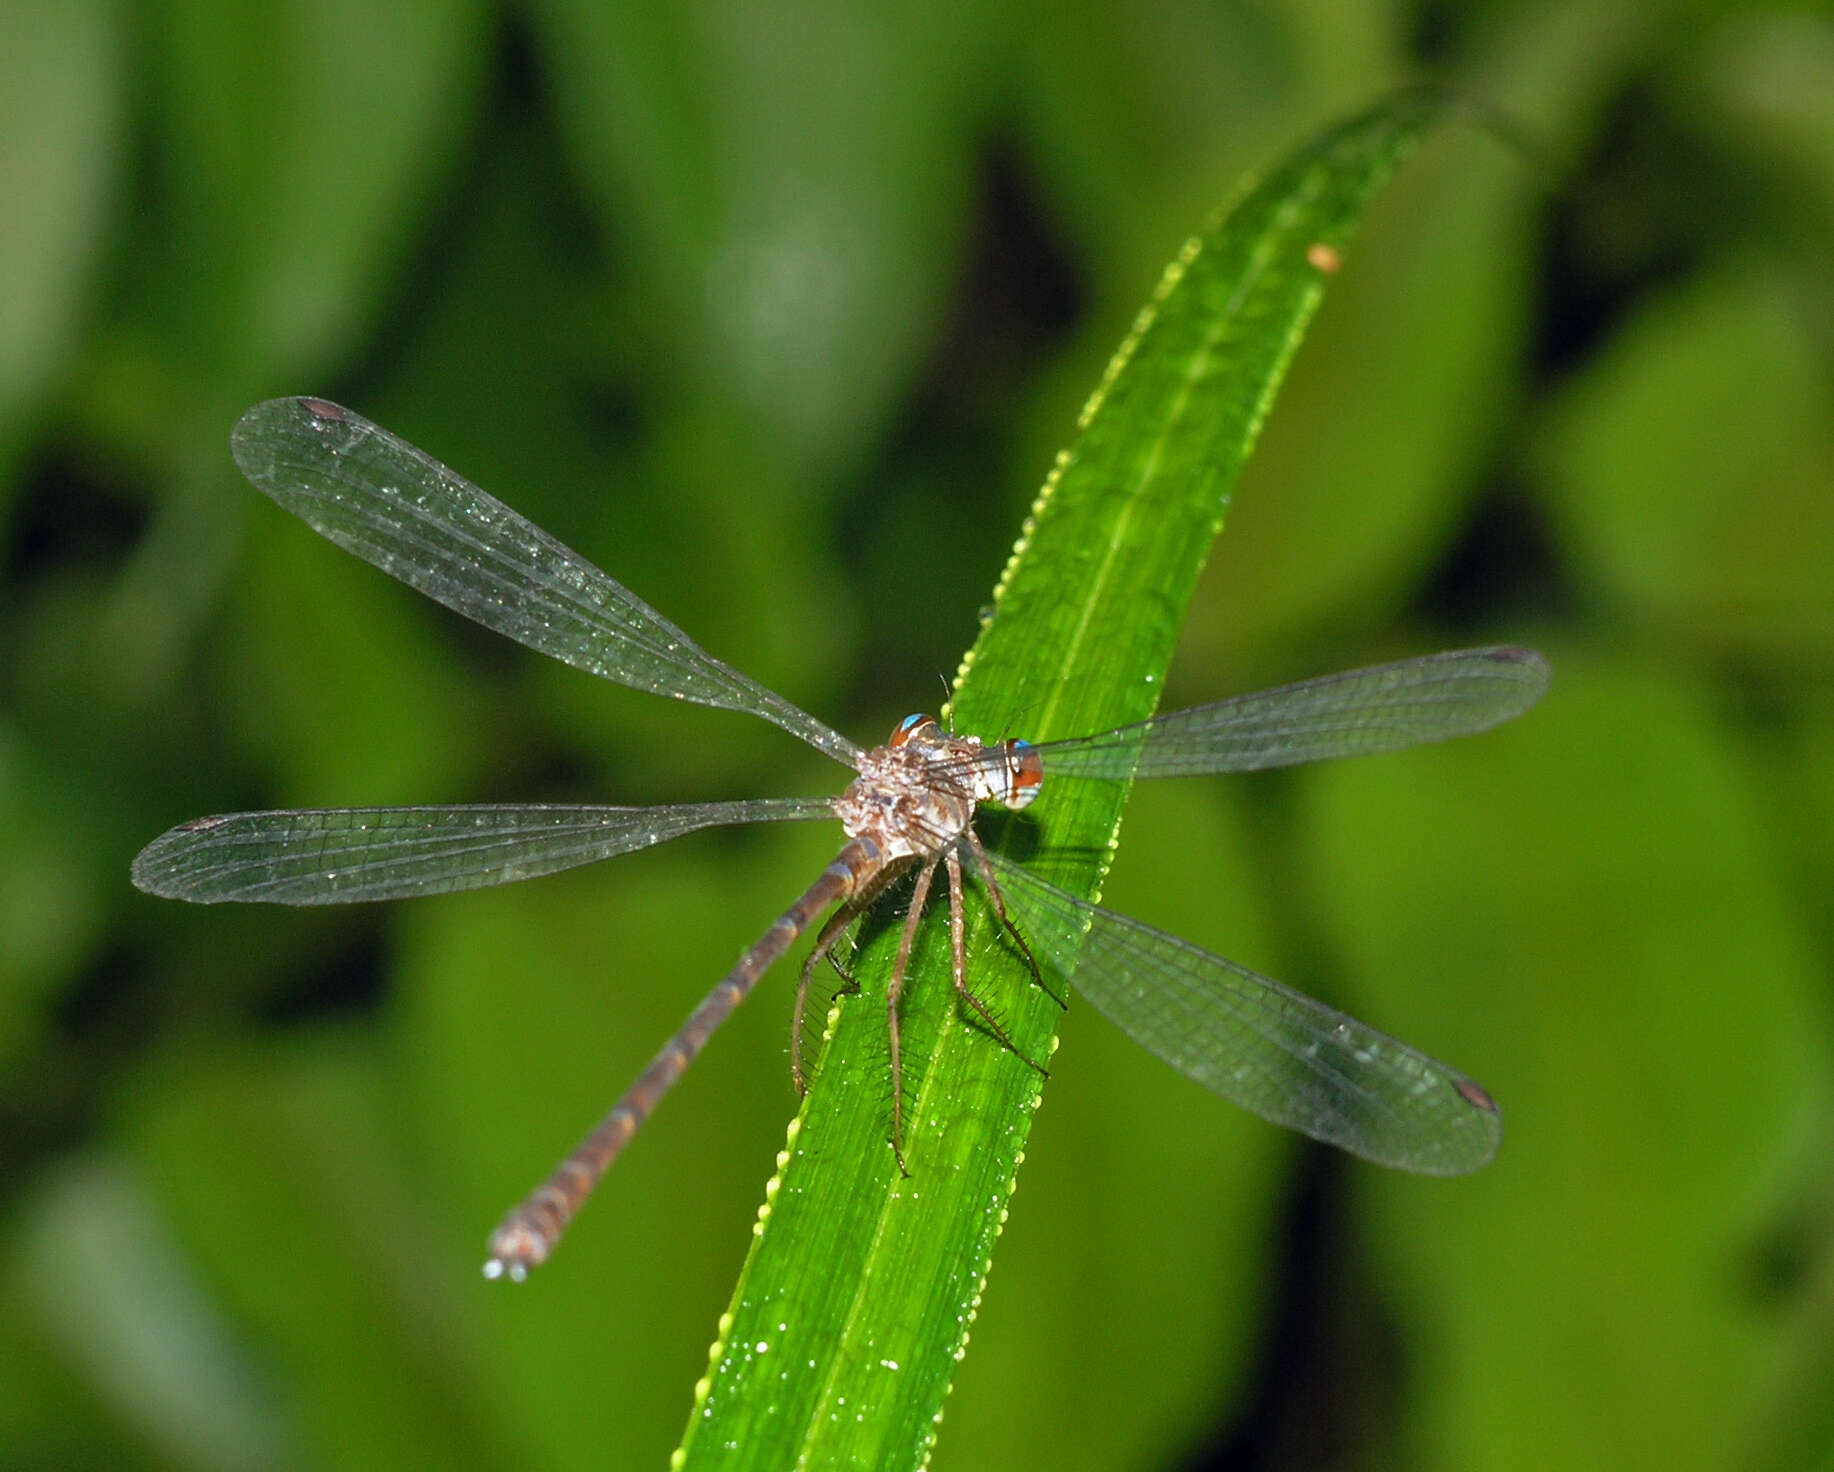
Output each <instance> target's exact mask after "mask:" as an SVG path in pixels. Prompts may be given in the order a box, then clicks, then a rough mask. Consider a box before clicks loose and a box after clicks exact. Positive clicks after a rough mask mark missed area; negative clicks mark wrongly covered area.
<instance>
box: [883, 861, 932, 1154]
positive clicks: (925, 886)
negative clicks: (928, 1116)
mask: <svg viewBox="0 0 1834 1472" xmlns="http://www.w3.org/2000/svg"><path fill="white" fill-rule="evenodd" d="M935 877H936V860H934V859H931V860H930V861H929V862H928V863H926V864H925V865H924V866H923V867H922V868H921V869H919V870H918V871H917V882H916V884H915V885H914V886H913V887H912V889H911V907H910V909H909V910H908V911H907V912H906V913H905V916H904V934H903V935H902V936H900V937H899V938H898V959H897V960H896V961H895V962H893V964H892V979H891V982H890V984H889V985H888V986H887V987H886V988H885V1028H886V1033H887V1036H889V1037H890V1039H891V1056H892V1154H893V1155H895V1156H897V1158H898V1173H899V1174H900V1175H904V1176H908V1175H909V1174H910V1172H909V1171H908V1170H906V1169H905V1168H904V1055H903V1053H902V1052H901V1051H900V1049H899V1043H898V999H899V997H901V996H902V995H903V994H904V969H905V967H906V966H907V965H908V964H909V962H910V959H911V947H912V945H913V944H915V942H916V939H917V922H918V921H920V920H921V919H923V902H924V901H925V900H927V899H928V898H929V897H930V881H931V880H932V879H934V878H935Z"/></svg>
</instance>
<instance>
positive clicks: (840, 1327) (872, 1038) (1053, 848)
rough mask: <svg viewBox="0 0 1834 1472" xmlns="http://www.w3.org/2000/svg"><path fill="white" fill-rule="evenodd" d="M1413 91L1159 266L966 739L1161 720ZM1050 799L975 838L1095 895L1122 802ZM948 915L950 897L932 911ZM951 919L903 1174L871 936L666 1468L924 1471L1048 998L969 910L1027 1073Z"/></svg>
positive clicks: (918, 1029) (998, 645)
mask: <svg viewBox="0 0 1834 1472" xmlns="http://www.w3.org/2000/svg"><path fill="white" fill-rule="evenodd" d="M1441 110H1442V109H1441V104H1440V103H1439V102H1438V100H1437V99H1436V98H1434V97H1433V96H1431V95H1430V94H1427V93H1424V92H1417V93H1409V94H1404V95H1402V96H1400V97H1397V98H1395V99H1393V100H1391V101H1389V102H1387V103H1384V104H1383V105H1381V106H1379V107H1377V108H1376V109H1374V110H1372V111H1370V112H1369V113H1366V114H1364V115H1362V116H1360V117H1358V118H1356V119H1353V120H1352V121H1350V122H1348V123H1346V124H1344V125H1342V126H1340V127H1338V128H1336V129H1333V130H1332V131H1330V132H1328V133H1326V134H1325V135H1323V136H1322V137H1321V138H1319V139H1318V140H1317V141H1315V142H1314V143H1313V144H1311V145H1310V146H1308V147H1306V148H1304V149H1302V150H1301V151H1300V152H1299V153H1297V154H1296V155H1294V156H1293V158H1292V159H1290V160H1289V161H1288V162H1286V163H1285V164H1283V165H1282V166H1281V167H1280V168H1278V169H1276V170H1275V171H1274V172H1272V173H1271V174H1270V175H1269V176H1268V177H1267V179H1266V180H1265V182H1263V183H1261V184H1259V185H1258V186H1255V187H1252V188H1248V189H1246V190H1245V191H1244V192H1242V193H1241V194H1240V195H1239V197H1238V199H1237V201H1236V202H1235V204H1234V205H1233V207H1232V208H1229V209H1228V210H1226V211H1225V212H1223V213H1222V214H1221V215H1220V216H1219V217H1218V219H1217V221H1216V222H1215V223H1213V224H1212V225H1211V226H1210V227H1209V228H1208V229H1207V230H1206V231H1205V232H1204V233H1203V234H1201V235H1200V236H1198V237H1196V238H1195V239H1194V240H1192V241H1191V242H1190V243H1189V244H1188V245H1187V246H1186V247H1185V249H1184V250H1183V251H1182V252H1181V253H1180V255H1179V257H1178V259H1177V260H1176V261H1175V262H1174V263H1173V265H1172V266H1171V267H1170V268H1168V270H1167V272H1166V275H1165V278H1164V279H1163V281H1162V282H1161V284H1160V287H1159V290H1158V291H1157V292H1156V294H1155V296H1154V299H1153V301H1152V303H1151V304H1150V305H1149V306H1148V307H1147V309H1146V310H1145V311H1144V312H1143V313H1142V314H1141V317H1140V319H1139V321H1138V323H1137V324H1136V327H1135V330H1134V332H1133V333H1132V334H1131V335H1130V337H1129V338H1128V340H1127V341H1126V342H1125V343H1124V344H1123V345H1122V347H1121V349H1120V351H1119V352H1118V353H1117V354H1116V356H1115V359H1114V361H1113V363H1112V364H1111V366H1110V368H1109V371H1108V373H1107V374H1106V375H1105V377H1104V379H1103V383H1102V385H1101V387H1100V388H1099V389H1098V390H1097V392H1096V394H1095V395H1094V396H1093V397H1092V398H1091V400H1090V402H1089V405H1088V407H1087V408H1086V409H1085V411H1084V413H1083V415H1082V418H1081V423H1080V425H1079V429H1080V431H1081V433H1080V437H1079V439H1078V441H1077V443H1076V445H1075V447H1074V448H1073V449H1072V450H1071V451H1069V452H1067V453H1066V454H1065V455H1063V456H1062V457H1060V459H1059V462H1058V465H1057V467H1056V469H1055V470H1054V471H1053V473H1052V475H1051V476H1050V478H1049V479H1048V480H1047V482H1046V484H1045V487H1044V489H1043V491H1042V492H1041V493H1040V495H1039V498H1038V501H1037V503H1036V505H1035V506H1034V508H1033V511H1032V514H1031V516H1030V518H1029V519H1028V521H1027V524H1026V530H1025V534H1024V536H1023V537H1022V538H1021V540H1020V543H1019V545H1018V547H1017V548H1016V549H1015V551H1014V554H1013V557H1012V560H1011V561H1010V563H1009V564H1008V567H1007V569H1006V571H1005V574H1004V576H1003V577H1002V579H1001V582H1000V586H999V588H998V589H997V591H996V594H995V605H994V616H993V618H992V619H991V621H990V622H989V623H988V625H987V627H986V628H985V629H984V630H983V632H982V636H981V638H980V639H979V641H977V643H976V645H975V647H974V649H973V650H971V651H970V652H969V654H968V656H967V658H966V659H965V660H964V661H963V665H962V670H961V673H960V675H959V676H958V679H957V683H956V691H955V697H954V700H953V703H952V710H951V718H952V721H953V723H954V725H955V728H956V729H958V730H961V731H965V732H973V733H976V734H980V735H982V736H984V737H987V738H989V739H992V738H997V737H1000V736H1002V735H1005V734H1008V733H1014V732H1022V733H1023V734H1024V735H1026V736H1027V737H1028V738H1030V739H1035V740H1041V741H1042V740H1050V739H1053V738H1058V737H1065V736H1073V735H1079V734H1082V733H1083V732H1086V731H1096V730H1102V729H1105V728H1107V727H1110V726H1114V725H1119V724H1122V723H1125V722H1127V721H1133V720H1139V719H1142V718H1144V717H1145V716H1147V715H1150V714H1151V713H1152V711H1153V709H1154V707H1155V705H1156V703H1157V696H1158V691H1159V689H1160V686H1161V682H1162V679H1163V676H1164V672H1165V669H1166V667H1167V665H1168V664H1169V663H1170V660H1171V657H1172V650H1173V647H1174V644H1175V642H1176V639H1177V635H1178V630H1179V626H1180V624H1181V623H1182V620H1183V616H1184V610H1185V607H1186V604H1187V603H1188V601H1189V599H1190V596H1191V593H1192V590H1193V589H1194V587H1195V585H1196V580H1197V577H1198V574H1199V573H1200V571H1201V570H1202V567H1203V564H1204V561H1205V558H1206V556H1207V554H1208V550H1209V546H1210V543H1211V541H1212V540H1213V539H1214V537H1215V535H1216V533H1217V532H1218V531H1219V530H1220V529H1221V526H1222V521H1223V516H1224V513H1225V511H1226V510H1227V507H1228V502H1229V497H1230V494H1231V493H1232V491H1233V487H1234V484H1235V480H1236V478H1237V475H1238V474H1239V472H1240V469H1241V466H1242V463H1243V462H1244V461H1245V460H1246V458H1247V456H1248V453H1249V451H1250V450H1251V449H1252V447H1253V444H1254V439H1255V436H1256V434H1257V433H1258V431H1259V429H1260V426H1261V423H1262V421H1263V419H1264V418H1265V416H1266V413H1267V410H1268V407H1269V406H1270V405H1271V403H1272V400H1273V395H1274V393H1275V391H1276V389H1277V388H1278V385H1279V382H1280V379H1281V377H1282V376H1283V374H1284V372H1285V368H1286V365H1287V363H1288V361H1289V360H1290V358H1291V355H1292V353H1293V351H1294V349H1295V347H1296V346H1297V344H1298V341H1299V339H1300V337H1301V336H1302V335H1303V333H1304V330H1305V326H1306V324H1307V322H1308V321H1309V320H1310V318H1311V316H1312V315H1313V313H1314V312H1315V311H1316V309H1317V306H1318V303H1319V301H1320V299H1321V297H1322V294H1323V289H1324V283H1325V279H1326V278H1327V277H1328V275H1329V272H1330V271H1331V270H1333V269H1335V263H1336V261H1337V259H1338V256H1339V252H1341V250H1342V247H1343V245H1344V244H1345V242H1346V241H1347V240H1348V238H1349V236H1350V234H1351V233H1352V232H1353V230H1354V228H1355V226H1356V224H1357V222H1358V221H1359V219H1360V218H1361V216H1362V213H1363V211H1364V209H1365V208H1366V207H1367V205H1368V202H1369V201H1370V199H1371V198H1372V197H1373V196H1374V194H1375V193H1376V192H1377V190H1379V189H1380V187H1381V186H1382V184H1383V183H1385V182H1386V180H1387V179H1388V177H1389V176H1390V174H1392V172H1393V170H1394V168H1395V167H1396V166H1397V165H1398V164H1399V162H1400V161H1401V159H1402V158H1404V157H1405V156H1406V154H1407V153H1408V152H1409V151H1411V149H1412V147H1413V146H1414V144H1415V143H1416V142H1417V141H1418V140H1419V138H1420V136H1421V135H1422V134H1423V132H1424V131H1425V130H1426V129H1427V127H1429V126H1430V125H1431V124H1432V123H1433V121H1434V120H1435V119H1436V118H1437V117H1438V115H1439V113H1440V112H1441ZM1073 785H1074V786H1075V787H1077V788H1079V789H1082V790H1080V791H1076V792H1073V793H1068V794H1065V793H1060V792H1055V791H1053V790H1051V789H1050V788H1049V786H1048V784H1047V788H1046V791H1045V792H1044V794H1043V795H1042V796H1041V797H1040V798H1039V800H1038V802H1037V803H1036V804H1035V805H1034V807H1033V808H1032V809H1031V810H1028V813H1027V820H1028V821H1027V822H1026V823H1025V824H1024V825H1019V824H1011V825H1006V826H1005V827H1001V826H1000V825H998V824H997V823H995V824H990V825H988V826H987V828H986V829H985V830H984V831H986V832H987V833H988V835H989V838H990V841H991V842H994V843H1000V844H1002V845H1003V846H1005V847H1007V848H1008V849H1009V851H1014V850H1015V847H1016V845H1017V844H1018V842H1019V841H1020V840H1024V841H1025V843H1026V845H1027V848H1028V850H1029V848H1030V847H1031V845H1033V844H1035V845H1036V852H1037V853H1038V854H1041V855H1046V856H1048V866H1047V867H1046V869H1045V871H1046V872H1047V873H1048V876H1049V877H1050V878H1051V879H1052V880H1053V881H1055V882H1056V883H1058V884H1060V885H1063V886H1064V887H1066V888H1068V889H1070V890H1072V891H1073V892H1076V893H1079V894H1083V895H1086V896H1089V897H1094V896H1095V894H1096V893H1097V892H1098V890H1099V887H1100V884H1101V880H1102V877H1103V875H1104V874H1105V873H1106V870H1107V865H1108V859H1109V855H1110V853H1111V852H1112V848H1113V844H1114V842H1115V837H1116V834H1117V832H1118V829H1119V823H1120V813H1121V806H1122V804H1123V802H1124V799H1125V792H1124V790H1122V787H1121V784H1116V783H1108V784H1103V783H1079V784H1073ZM933 903H937V904H938V905H940V903H941V902H939V901H938V902H933ZM947 929H948V927H947V925H946V923H945V922H944V916H943V915H942V914H941V913H940V910H939V912H938V913H934V914H932V915H930V916H929V917H927V919H926V921H925V924H924V926H923V927H922V931H921V934H920V936H919V940H918V945H917V948H916V950H915V952H914V954H913V957H912V962H911V966H910V968H909V975H908V977H907V980H906V985H905V991H904V996H903V999H902V1003H901V1006H900V1009H899V1016H900V1018H901V1038H902V1048H903V1059H904V1097H903V1103H904V1119H905V1121H906V1139H905V1146H904V1149H905V1158H906V1161H907V1163H908V1166H909V1171H910V1174H909V1176H908V1177H904V1176H901V1175H900V1174H899V1172H898V1169H897V1165H896V1162H895V1160H894V1158H893V1155H892V1152H891V1150H890V1149H889V1148H888V1146H887V1137H888V1134H889V1131H890V1115H891V1108H890V1099H889V1097H888V1096H889V1088H890V1085H889V1068H888V1057H887V1041H886V1013H885V1007H884V1005H883V1003H884V998H885V994H886V993H885V988H886V985H887V983H888V979H889V975H890V970H891V959H892V955H893V953H894V952H895V950H896V941H897V927H896V925H895V924H886V925H884V926H882V927H880V928H878V929H876V930H875V931H874V932H873V933H871V934H869V935H867V936H866V937H865V938H864V941H863V944H862V946H861V949H860V951H859V953H858V954H857V955H856V957H855V966H854V970H855V974H856V976H857V977H858V979H859V980H860V982H861V984H862V995H860V996H858V997H853V998H850V999H847V1000H846V1001H845V1002H844V1003H843V1005H841V1006H840V1007H839V1008H837V1009H836V1013H835V1016H834V1019H833V1022H832V1026H831V1033H832V1036H831V1039H830V1041H829V1043H828V1046H827V1049H826V1056H825V1057H824V1059H823V1061H822V1065H821V1069H820V1072H819V1074H818V1075H817V1078H816V1081H815V1085H814V1087H813V1088H812V1089H811V1091H810V1093H809V1096H808V1098H807V1100H806V1101H805V1103H804V1107H803V1110H802V1113H801V1115H800V1117H799V1118H798V1120H797V1122H796V1124H795V1126H793V1128H792V1130H791V1134H790V1139H789V1143H788V1146H787V1148H786V1150H785V1153H784V1155H783V1157H782V1158H781V1160H780V1169H779V1173H778V1175H777V1177H776V1178H775V1179H774V1180H773V1181H772V1183H771V1185H770V1187H769V1189H768V1193H767V1198H766V1203H765V1206H764V1208H763V1210H762V1211H761V1213H760V1223H759V1229H758V1239H757V1242H756V1243H755V1245H754V1248H753V1251H752V1253H751V1256H750V1258H749V1260H748V1261H747V1263H746V1266H745V1269H744V1271H743V1273H742V1275H741V1277H740V1280H739V1284H738V1288H737V1291H736V1294H735V1297H734V1301H733V1306H732V1308H731V1310H730V1311H729V1313H728V1314H727V1315H726V1316H725V1318H724V1319H722V1323H721V1334H720V1340H719V1342H718V1343H716V1344H715V1346H714V1351H713V1357H712V1359H713V1364H712V1369H711V1371H710V1373H709V1376H708V1378H707V1379H706V1380H704V1381H703V1382H702V1384H701V1385H700V1386H699V1387H698V1388H697V1392H696V1398H695V1407H694V1412H693V1416H692V1418H691V1420H690V1422H689V1426H688V1430H687V1433H686V1435H685V1437H684V1439H683V1442H682V1446H681V1448H680V1450H679V1451H678V1453H677V1456H676V1459H675V1461H676V1465H677V1466H678V1467H686V1468H700V1467H713V1466H719V1467H750V1466H758V1467H779V1466H810V1467H830V1466H847V1467H912V1466H917V1465H919V1464H921V1463H922V1462H923V1461H924V1460H925V1459H926V1458H927V1456H928V1452H929V1448H930V1446H931V1444H932V1442H933V1440H934V1437H935V1432H936V1427H937V1423H938V1421H939V1420H940V1417H941V1413H942V1405H943V1400H944V1398H945V1396H946V1395H947V1393H948V1388H949V1383H950V1380H951V1378H952V1374H953V1368H954V1365H955V1363H956V1361H957V1359H959V1358H960V1356H961V1355H962V1354H963V1353H964V1352H965V1349H966V1345H967V1341H968V1334H969V1327H970V1324H971V1323H972V1320H973V1317H974V1314H975V1312H976V1311H977V1308H978V1304H979V1298H980V1293H981V1289H982V1286H983V1284H984V1283H985V1281H986V1275H987V1271H988V1267H989V1263H990V1261H991V1256H992V1249H993V1243H994V1241H995V1240H996V1239H997V1238H998V1236H999V1232H1000V1229H1001V1225H1002V1223H1003V1222H1004V1219H1005V1212H1006V1206H1007V1201H1008V1199H1009V1198H1010V1196H1011V1195H1012V1191H1013V1188H1014V1184H1015V1182H1016V1175H1017V1170H1018V1166H1019V1163H1020V1161H1021V1159H1022V1152H1023V1147H1024V1142H1025V1138H1026V1135H1027V1133H1028V1129H1029V1125H1030V1118H1031V1111H1032V1110H1033V1109H1034V1108H1035V1107H1036V1105H1037V1103H1038V1101H1039V1097H1040V1090H1041V1084H1042V1080H1041V1078H1040V1075H1039V1073H1038V1072H1037V1071H1036V1070H1035V1069H1034V1068H1032V1067H1030V1066H1029V1065H1028V1063H1027V1062H1026V1058H1030V1059H1035V1060H1039V1061H1041V1062H1045V1061H1048V1057H1049V1053H1050V1050H1051V1048H1052V1047H1053V1045H1054V1040H1053V1036H1052V1033H1053V1028H1054V1025H1055V1019H1056V1016H1057V1006H1056V1004H1055V1002H1054V1001H1053V1000H1052V999H1051V998H1050V997H1048V996H1047V995H1045V994H1043V993H1042V992H1041V991H1040V989H1039V988H1038V987H1037V986H1035V985H1034V984H1033V982H1032V979H1031V977H1030V974H1029V972H1028V971H1027V969H1026V968H1025V966H1024V964H1023V962H1022V961H1020V960H1019V959H1018V957H1017V956H1016V954H1015V953H1014V952H1013V949H1012V947H1011V946H1010V945H1008V944H1005V943H1004V942H1003V941H1002V940H1001V938H1000V936H999V935H998V933H997V932H998V926H997V922H995V921H994V919H993V917H992V915H991V914H990V913H989V912H988V910H987V907H986V906H985V905H984V904H981V903H978V902H975V901H973V900H972V898H971V902H970V905H969V924H968V939H967V945H968V955H969V958H970V964H971V970H972V976H971V984H972V985H973V986H974V988H975V990H976V992H977V994H978V995H980V996H982V997H983V998H985V999H987V1000H988V1001H989V1003H990V1004H991V1005H992V1006H993V1007H994V1008H995V1010H996V1012H997V1014H998V1015H999V1017H1000V1018H1001V1020H1002V1022H1003V1024H1004V1025H1005V1027H1006V1028H1007V1029H1008V1030H1009V1031H1010V1033H1011V1034H1012V1036H1013V1038H1014V1040H1015V1042H1016V1044H1017V1046H1018V1048H1019V1050H1020V1051H1021V1052H1023V1053H1024V1054H1025V1058H1020V1057H1016V1056H1014V1054H1013V1053H1011V1052H1009V1051H1008V1050H1006V1049H1004V1048H1002V1047H1000V1046H999V1044H998V1043H997V1042H996V1041H995V1040H994V1039H993V1038H992V1037H990V1036H989V1035H988V1034H987V1032H986V1031H985V1029H984V1028H983V1027H981V1026H979V1025H978V1024H977V1023H975V1022H971V1021H970V1020H969V1015H968V1013H967V1011H966V1009H964V1008H963V1007H962V1006H961V1005H960V1004H959V1003H958V1001H957V999H956V998H955V995H954V993H953V990H952V986H951V981H950V966H949V954H948V952H949V947H948V935H947Z"/></svg>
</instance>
